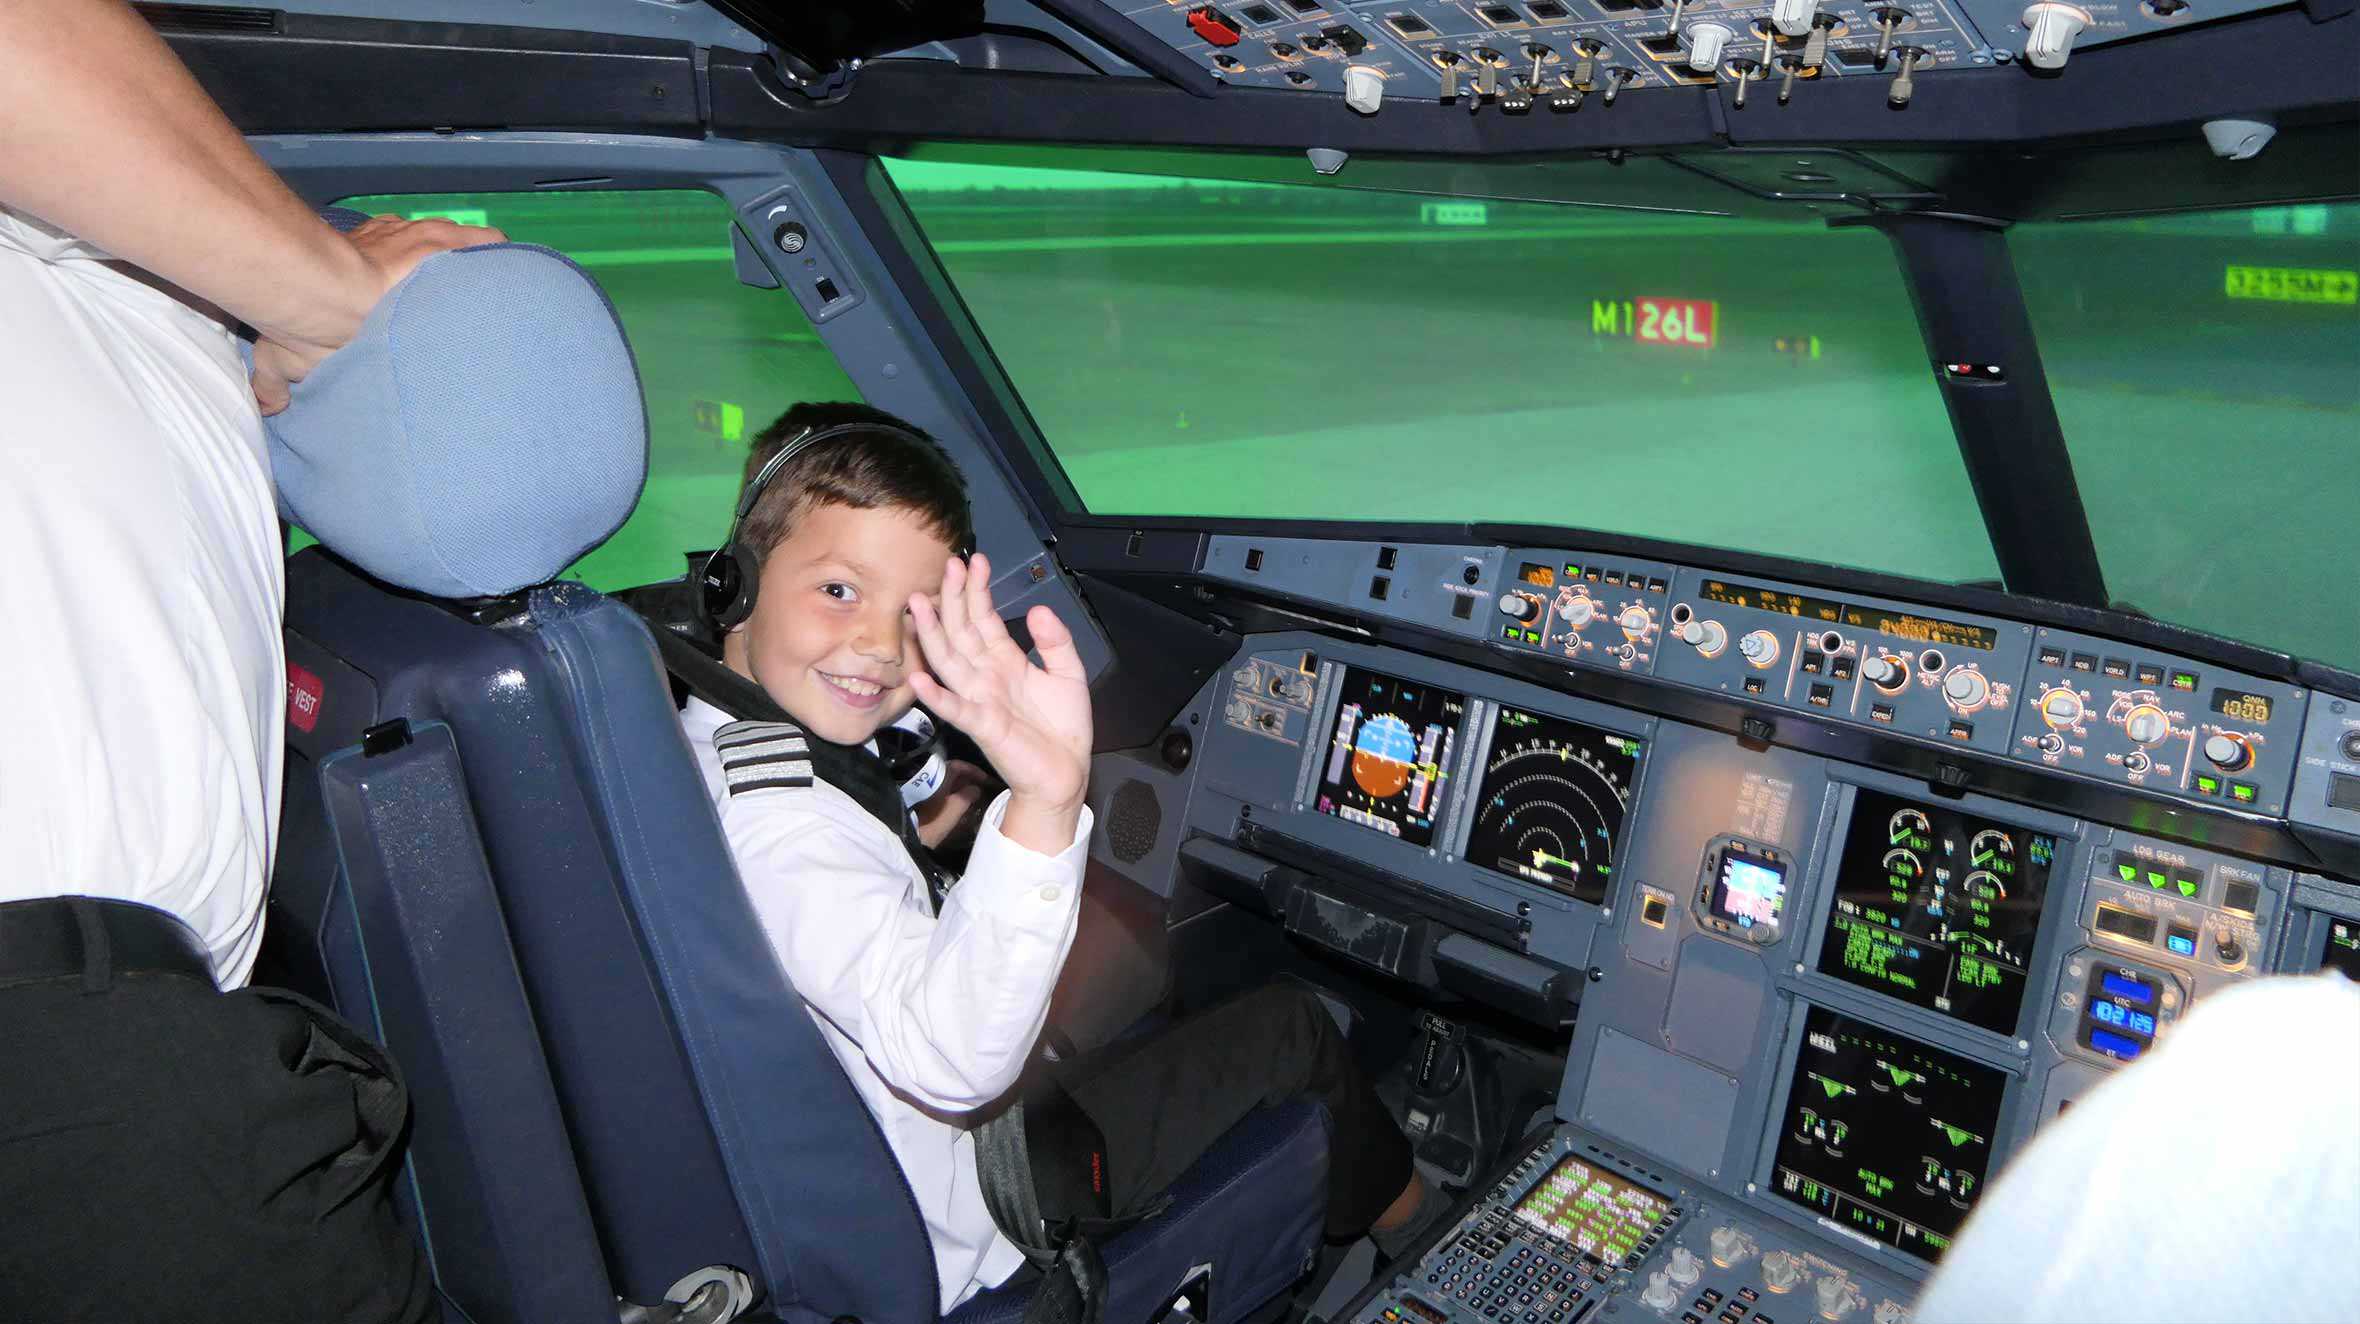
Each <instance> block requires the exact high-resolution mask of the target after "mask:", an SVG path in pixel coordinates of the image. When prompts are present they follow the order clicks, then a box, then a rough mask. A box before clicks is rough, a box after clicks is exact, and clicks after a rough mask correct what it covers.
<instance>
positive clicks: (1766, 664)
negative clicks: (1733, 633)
mask: <svg viewBox="0 0 2360 1324" xmlns="http://www.w3.org/2000/svg"><path fill="white" fill-rule="evenodd" d="M1737 655H1738V656H1739V657H1742V658H1744V659H1745V660H1746V664H1747V665H1749V666H1751V667H1753V668H1754V669H1755V670H1757V671H1767V670H1769V669H1770V668H1771V667H1772V666H1774V665H1775V664H1776V663H1777V662H1778V636H1777V635H1774V634H1772V633H1770V632H1769V631H1768V630H1749V631H1747V632H1746V635H1745V637H1744V638H1742V639H1740V640H1738V641H1737Z"/></svg>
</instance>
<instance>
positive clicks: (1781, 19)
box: [1770, 0, 1819, 37]
mask: <svg viewBox="0 0 2360 1324" xmlns="http://www.w3.org/2000/svg"><path fill="white" fill-rule="evenodd" d="M1818 12H1819V0H1773V3H1772V4H1771V6H1770V26H1772V27H1774V28H1776V29H1778V31H1779V35H1781V36H1786V37H1800V36H1802V35H1803V34H1804V33H1807V32H1809V31H1810V30H1811V20H1812V18H1813V17H1814V16H1815V15H1817V14H1818Z"/></svg>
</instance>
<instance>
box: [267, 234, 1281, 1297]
mask: <svg viewBox="0 0 2360 1324" xmlns="http://www.w3.org/2000/svg"><path fill="white" fill-rule="evenodd" d="M470 264H472V265H473V266H475V267H476V270H475V271H473V272H470V271H467V270H465V268H466V267H467V266H468V265H470ZM397 301H398V302H399V303H400V305H401V306H400V307H398V308H396V309H395V310H394V311H393V312H392V313H391V314H387V313H386V310H383V309H381V310H380V315H379V316H378V317H373V318H372V325H371V327H370V328H369V329H367V330H365V331H364V336H363V341H362V342H356V345H355V346H354V347H353V348H355V349H361V350H363V352H362V353H359V354H354V353H353V351H352V350H351V349H348V350H347V351H345V353H343V354H339V355H338V356H337V357H336V358H334V359H331V360H330V361H329V363H328V364H327V365H324V366H323V369H322V372H321V373H320V374H319V375H318V376H317V377H315V379H314V380H313V381H311V382H308V383H305V384H304V386H303V387H301V388H299V389H298V393H297V396H296V402H295V405H294V406H293V407H292V408H290V409H289V410H288V411H287V413H285V414H283V415H281V416H279V417H278V418H277V419H274V420H271V431H272V446H273V451H274V467H275V468H277V469H278V471H279V472H280V474H281V482H282V500H283V502H284V503H285V504H286V505H287V506H288V514H289V515H290V517H291V518H294V519H296V520H297V521H298V522H299V523H302V524H303V525H304V526H305V527H307V528H311V529H313V530H315V531H319V532H322V533H323V535H324V536H326V537H328V538H329V540H330V542H331V543H332V544H334V545H337V546H340V547H343V548H345V550H346V552H347V554H349V555H351V556H352V557H353V558H354V561H355V562H357V563H358V565H355V564H350V563H347V562H345V561H342V560H339V559H338V558H336V557H334V556H331V555H329V554H328V553H326V552H325V551H323V550H321V549H317V548H314V549H307V550H305V551H303V552H301V553H299V554H297V555H296V556H294V557H293V558H292V559H291V560H290V562H289V564H288V569H287V609H286V642H287V655H288V656H287V660H288V693H289V711H288V723H289V724H288V731H287V768H286V790H285V804H284V810H283V815H282V824H281V831H280V849H279V854H278V857H277V864H276V868H275V876H274V879H273V884H272V890H271V900H270V917H269V938H268V940H267V942H266V964H265V967H264V969H263V970H262V971H261V972H259V977H261V978H264V979H267V980H269V981H270V982H280V983H285V984H287V985H289V986H292V987H295V988H297V989H299V990H302V991H305V992H308V993H311V994H313V995H315V996H317V997H320V998H321V999H322V1000H324V1001H326V1002H328V1003H330V1004H331V1005H333V1006H334V1007H336V1008H337V1009H338V1010H339V1011H340V1012H342V1013H343V1014H344V1015H346V1016H348V1017H350V1018H352V1019H353V1020H354V1021H355V1022H356V1023H358V1024H360V1025H361V1026H363V1027H364V1028H365V1029H368V1030H370V1031H372V1032H373V1033H375V1034H376V1035H378V1036H379V1037H380V1038H381V1039H382V1040H383V1041H384V1042H385V1043H386V1045H387V1046H388V1047H389V1048H390V1049H391V1051H392V1053H393V1055H394V1056H395V1058H396V1059H397V1060H398V1061H399V1062H400V1063H401V1065H402V1067H403V1069H404V1071H405V1072H406V1075H407V1079H408V1082H409V1085H410V1089H411V1096H412V1136H411V1142H410V1150H409V1155H408V1160H407V1166H406V1169H405V1174H404V1181H403V1183H402V1191H401V1197H402V1199H403V1201H404V1205H405V1212H406V1214H407V1215H408V1216H409V1218H410V1221H411V1223H412V1226H413V1227H414V1228H415V1229H416V1231H417V1233H418V1235H419V1237H420V1239H421V1241H422V1242H423V1244H424V1246H425V1248H426V1251H427V1254H428V1256H429V1258H430V1261H431V1263H432V1265H433V1268H434V1271H435V1275H436V1280H437V1283H438V1285H439V1287H440V1288H441V1290H442V1291H443V1293H444V1294H445V1296H446V1298H447V1300H448V1301H449V1303H450V1305H451V1307H452V1311H451V1313H452V1317H453V1318H466V1319H469V1320H473V1321H479V1322H481V1324H492V1322H494V1321H529V1322H534V1324H538V1322H539V1321H553V1322H562V1324H576V1322H577V1321H582V1320H589V1319H599V1318H604V1319H615V1318H618V1317H619V1318H621V1319H622V1320H625V1321H639V1320H646V1321H657V1320H667V1319H679V1320H718V1319H726V1318H731V1317H742V1318H763V1319H777V1320H790V1321H813V1322H815V1324H818V1322H827V1321H843V1320H864V1321H870V1322H872V1324H901V1322H902V1321H919V1320H933V1319H936V1318H937V1317H938V1315H939V1310H938V1302H939V1299H940V1294H939V1291H938V1286H937V1284H936V1281H935V1272H934V1266H933V1259H932V1255H931V1253H930V1250H929V1246H928V1242H927V1238H926V1234H925V1230H924V1227H923V1226H922V1224H921V1222H920V1220H919V1215H918V1211H917V1207H916V1204H915V1202H914V1201H913V1199H912V1198H911V1196H910V1194H909V1191H908V1189H907V1187H906V1185H905V1184H904V1182H903V1180H902V1177H901V1173H900V1170H899V1168H898V1166H897V1165H896V1164H895V1162H894V1159H893V1156H892V1154H891V1152H890V1151H889V1150H888V1148H887V1147H886V1144H885V1141H884V1139H883V1137H882V1135H881V1133H880V1132H879V1130H878V1129H877V1127H876V1125H875V1123H874V1122H873V1120H872V1119H871V1117H870V1116H869V1114H868V1112H867V1110H866V1109H865V1108H864V1107H863V1105H862V1103H861V1102H860V1099H859V1098H858V1096H857V1095H856V1094H855V1093H854V1091H853V1088H852V1085H851V1082H850V1081H849V1080H848V1079H846V1078H845V1076H844V1075H843V1072H842V1070H841V1068H840V1067H839V1065H838V1063H837V1062H836V1060H835V1058H834V1056H833V1055H832V1054H831V1053H830V1052H829V1050H828V1048H827V1046H826V1044H825V1042H824V1041H823V1040H822V1038H821V1036H820V1034H819V1032H818V1030H817V1027H816V1026H814V1025H813V1024H812V1022H811V1019H810V1017H809V1015H808V1013H807V1012H806V1011H805V1009H804V1007H803V1005H802V1003H801V1001H800V999H799V998H798V997H797V995H796V993H795V990H794V988H793V987H792V986H791V985H790V983H789V982H788V980H787V979H786V977H785V975H784V974H783V972H782V971H781V970H780V969H779V967H778V965H777V963H776V961H775V960H774V958H773V957H772V954H771V951H770V949H769V946H768V944H767V942H766V941H765V939H764V937H763V935H762V930H761V928H760V926H759V924H758V923H757V922H756V919H755V915H754V911H753V909H752V906H751V904H750V903H749V902H748V900H747V898H746V896H745V893H744V890H743V888H742V886H741V885H740V883H739V881H738V878H737V875H736V872H735V870H734V867H733V866H732V864H731V860H730V857H729V853H728V849H727V847H726V845H725V843H724V841H723V838H722V835H721V831H720V827H719V822H718V819H717V816H716V814H715V811H714V808H713V806H712V804H711V803H710V801H709V800H708V799H707V798H706V793H705V789H704V786H703V783H702V781H701V779H700V778H699V776H698V774H697V771H696V767H695V764H694V762H693V760H692V757H691V755H690V752H689V749H688V746H687V742H686V740H685V738H684V737H683V735H682V733H681V731H680V727H679V724H678V714H677V711H676V709H675V707H674V704H673V699H672V692H671V688H670V686H669V684H668V683H667V679H666V676H665V673H664V670H663V668H662V666H661V664H660V662H659V659H658V654H657V650H656V648H655V645H654V642H653V640H652V638H651V635H650V633H649V630H648V628H647V627H646V625H644V624H643V623H642V621H641V619H640V618H639V617H638V616H637V615H636V614H635V613H634V612H632V611H631V610H630V609H629V608H627V607H626V606H624V605H623V604H621V603H620V602H617V601H615V600H612V599H609V598H607V597H605V596H603V595H601V594H599V593H596V592H593V591H592V590H590V589H588V588H586V587H584V586H583V585H580V584H577V583H569V582H559V583H537V581H544V580H547V579H548V578H550V577H551V576H553V575H554V574H555V573H556V572H557V571H558V570H560V569H561V568H562V567H563V566H564V565H566V564H569V563H570V562H571V561H572V560H573V559H574V558H575V557H576V556H578V555H579V554H580V552H581V551H582V550H585V549H586V547H587V546H589V545H592V544H594V543H595V542H596V541H597V540H599V539H601V538H603V537H604V536H605V535H606V534H607V533H609V532H611V531H612V529H613V528H614V527H615V526H616V525H617V524H618V523H619V522H620V520H621V518H622V516H623V514H624V513H626V512H627V510H628V507H629V504H630V501H631V500H634V499H635V497H636V492H637V487H638V481H637V478H638V475H639V474H641V473H643V471H644V463H645V445H646V440H645V421H644V416H643V414H642V413H641V406H640V403H639V397H638V392H637V382H636V377H635V376H634V375H633V373H632V366H631V361H630V357H629V351H628V348H627V346H625V345H624V344H623V341H622V335H621V329H620V326H619V325H618V324H616V323H615V322H614V320H613V316H612V312H611V309H609V308H608V307H607V306H606V304H605V301H604V298H603V296H602V295H599V293H598V291H597V288H596V286H595V285H594V284H592V283H591V282H590V281H589V279H588V278H587V277H586V276H584V275H583V274H582V273H581V272H579V270H578V269H575V268H573V267H572V266H571V264H568V263H565V262H564V261H563V260H562V259H560V258H558V257H556V255H554V254H551V253H548V252H547V251H546V250H537V249H528V248H524V247H522V246H518V245H501V246H497V247H493V248H486V249H475V250H468V251H466V252H462V253H457V254H450V255H445V256H441V257H437V258H435V259H432V260H430V261H429V262H428V263H427V264H426V265H425V266H423V267H422V268H421V269H420V271H419V273H418V274H417V275H416V276H414V277H413V278H412V281H411V282H410V283H409V284H408V285H405V287H404V290H403V292H402V294H401V295H400V296H398V300H389V301H388V302H389V304H393V303H396V302H397ZM585 325H587V326H592V327H594V328H595V333H594V335H592V336H591V340H595V341H596V342H597V343H590V342H589V341H586V340H585V335H584V333H582V332H580V330H579V329H580V328H581V327H583V326H585ZM485 328H498V329H497V330H494V331H491V332H490V333H489V334H488V335H487V333H486V331H485ZM559 328H573V330H571V331H560V330H559ZM397 331H398V332H399V333H400V334H398V335H396V334H395V332H397ZM372 337H373V339H372ZM463 343H465V344H472V345H473V346H474V350H473V352H472V353H471V354H469V355H468V356H466V358H465V361H461V360H460V359H459V358H458V357H457V356H449V355H445V354H443V353H442V352H441V350H440V348H439V347H441V346H449V345H458V344H463ZM525 359H531V360H532V361H531V362H523V361H522V360H525ZM340 365H341V368H342V371H340V372H332V371H330V370H331V369H336V368H339V366H340ZM405 369H406V371H404V370H405ZM425 382H431V383H435V385H432V386H430V387H421V386H420V385H419V383H425ZM520 418H529V419H535V420H539V421H538V422H536V423H535V425H534V426H532V427H531V428H530V429H529V433H530V435H529V436H527V435H522V434H521V433H520V431H519V430H518V429H516V428H515V427H514V426H513V425H512V424H508V423H500V422H494V420H514V419H520ZM618 420H620V422H618ZM511 438H513V440H511ZM552 439H566V440H565V449H566V450H568V451H570V452H572V454H569V455H567V456H565V457H564V459H563V462H562V463H552V457H551V456H550V455H549V454H548V453H547V449H548V447H549V446H550V445H551V444H552ZM528 447H529V448H530V451H531V452H538V453H528V449H527V448H528ZM569 467H572V468H578V469H579V471H580V472H581V473H583V474H585V475H597V474H602V473H605V472H607V471H608V470H609V469H611V470H613V471H618V472H620V473H622V474H624V475H625V476H626V477H627V478H628V479H629V482H628V483H627V485H624V487H625V490H624V491H623V495H622V496H621V497H620V498H619V499H618V497H617V495H616V491H617V488H618V485H617V484H615V483H611V482H607V483H601V482H599V481H597V480H596V479H595V478H586V479H585V481H584V482H583V483H582V484H579V485H576V484H572V483H562V482H561V483H557V484H551V483H548V482H546V481H544V480H541V479H535V478H533V477H531V475H533V474H536V473H539V474H546V473H548V472H549V471H551V470H558V471H570V469H569ZM520 491H521V493H522V495H521V496H520V495H518V494H519V492H520ZM495 507H496V508H495ZM388 524H390V525H392V526H393V527H391V528H386V527H384V526H386V525H388ZM337 530H350V531H351V534H352V536H351V538H350V540H349V545H348V544H347V543H346V542H340V541H338V538H337V535H336V532H335V531H337ZM535 583H537V586H535V587H529V588H524V589H522V590H519V589H518V586H519V585H523V584H535ZM397 586H398V587H397ZM1327 1132H1328V1125H1327V1119H1326V1115H1325V1113H1324V1111H1323V1110H1321V1109H1319V1108H1317V1107H1316V1106H1313V1105H1307V1104H1296V1105H1290V1106H1287V1107H1281V1108H1275V1109H1269V1110H1265V1111H1263V1112H1261V1113H1259V1114H1257V1115H1255V1116H1254V1117H1252V1118H1249V1119H1248V1120H1247V1121H1246V1122H1244V1123H1242V1124H1241V1125H1239V1126H1238V1127H1237V1128H1236V1129H1235V1130H1233V1131H1232V1132H1231V1133H1230V1134H1229V1135H1228V1136H1227V1137H1226V1138H1225V1139H1224V1141H1223V1142H1222V1143H1221V1144H1220V1145H1219V1146H1217V1147H1216V1148H1215V1149H1214V1150H1213V1151H1212V1152H1210V1153H1208V1154H1207V1155H1206V1156H1205V1157H1204V1158H1203V1159H1202V1160H1201V1161H1199V1162H1198V1164H1197V1165H1196V1166H1195V1167H1194V1168H1193V1169H1191V1170H1190V1171H1189V1173H1188V1174H1187V1175H1186V1176H1185V1177H1184V1178H1183V1180H1182V1181H1181V1182H1180V1183H1179V1185H1178V1186H1177V1187H1176V1188H1175V1189H1174V1191H1173V1192H1172V1194H1173V1196H1174V1200H1173V1203H1172V1205H1171V1207H1170V1208H1169V1209H1168V1210H1167V1211H1166V1212H1165V1213H1163V1214H1162V1215H1160V1216H1158V1217H1156V1218H1154V1219H1151V1220H1149V1221H1147V1222H1145V1223H1143V1224H1140V1225H1138V1226H1136V1227H1133V1228H1131V1229H1129V1230H1128V1231H1126V1232H1124V1233H1122V1234H1121V1235H1119V1236H1118V1237H1116V1238H1114V1239H1113V1240H1112V1241H1110V1242H1109V1244H1107V1245H1106V1246H1105V1247H1104V1248H1103V1250H1104V1256H1105V1261H1106V1266H1107V1270H1108V1278H1109V1292H1108V1295H1107V1307H1106V1312H1105V1319H1106V1320H1107V1321H1109V1324H1133V1322H1134V1321H1146V1320H1152V1319H1156V1318H1159V1317H1163V1316H1165V1315H1166V1314H1167V1313H1170V1308H1171V1307H1172V1305H1173V1302H1174V1298H1175V1297H1182V1296H1184V1297H1185V1298H1186V1304H1185V1307H1184V1310H1185V1316H1186V1317H1187V1318H1192V1319H1199V1320H1214V1319H1217V1320H1223V1321H1228V1320H1241V1319H1247V1318H1251V1317H1254V1316H1255V1315H1256V1313H1257V1312H1258V1311H1262V1310H1264V1309H1265V1308H1266V1307H1268V1306H1270V1305H1271V1303H1273V1302H1274V1301H1275V1300H1276V1299H1277V1298H1279V1297H1281V1296H1282V1295H1283V1294H1284V1293H1285V1292H1286V1291H1287V1289H1288V1288H1289V1287H1290V1285H1292V1284H1293V1283H1295V1282H1296V1281H1297V1280H1298V1279H1300V1278H1301V1277H1302V1276H1303V1275H1304V1274H1305V1273H1306V1272H1307V1270H1308V1269H1309V1267H1310V1266H1311V1265H1312V1264H1313V1263H1314V1261H1315V1260H1316V1258H1317V1255H1318V1250H1319V1242H1320V1229H1321V1215H1322V1209H1323V1206H1324V1202H1325V1201H1324V1193H1325V1188H1326V1172H1327V1162H1328V1154H1327ZM740 1274H742V1275H743V1279H742V1280H741V1279H740V1277H739V1275H740ZM749 1289H750V1290H749ZM667 1294H669V1295H670V1297H671V1298H672V1299H674V1300H675V1301H689V1302H690V1303H691V1304H689V1305H688V1306H685V1307H683V1306H679V1305H674V1306H669V1307H665V1306H655V1305H654V1304H653V1303H657V1302H660V1301H663V1300H664V1299H665V1298H666V1297H667ZM1025 1296H1026V1292H1025V1289H1024V1288H1023V1287H1021V1286H1017V1287H1010V1288H1003V1289H1001V1290H997V1291H991V1292H986V1293H983V1294H981V1295H979V1296H977V1297H975V1298H973V1299H971V1300H969V1301H968V1302H966V1303H965V1304H963V1305H962V1306H961V1307H960V1308H959V1309H958V1310H957V1311H956V1312H954V1313H953V1314H952V1316H951V1317H950V1318H951V1319H953V1320H956V1321H959V1322H960V1324H978V1322H980V1321H1000V1320H1008V1321H1013V1320H1017V1319H1019V1318H1021V1317H1022V1316H1023V1313H1024V1309H1025V1304H1026V1301H1025ZM628 1303H649V1304H648V1305H647V1306H644V1307H643V1306H635V1305H631V1304H628ZM749 1303H752V1304H751V1305H749ZM740 1312H744V1313H742V1314H741V1313H740Z"/></svg>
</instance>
